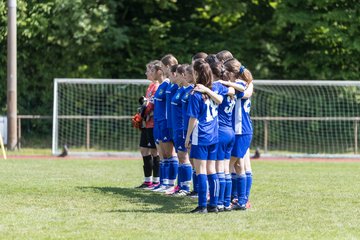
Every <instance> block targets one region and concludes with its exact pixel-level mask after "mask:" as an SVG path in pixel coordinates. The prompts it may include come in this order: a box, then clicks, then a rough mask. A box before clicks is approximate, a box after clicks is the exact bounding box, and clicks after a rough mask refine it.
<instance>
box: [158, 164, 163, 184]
mask: <svg viewBox="0 0 360 240" xmlns="http://www.w3.org/2000/svg"><path fill="white" fill-rule="evenodd" d="M159 177H160V185H163V184H164V160H161V161H160V171H159Z"/></svg>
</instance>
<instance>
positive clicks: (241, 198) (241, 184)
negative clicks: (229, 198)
mask: <svg viewBox="0 0 360 240" xmlns="http://www.w3.org/2000/svg"><path fill="white" fill-rule="evenodd" d="M236 180H237V191H238V203H239V204H240V205H244V204H246V175H245V174H240V175H237V179H236Z"/></svg>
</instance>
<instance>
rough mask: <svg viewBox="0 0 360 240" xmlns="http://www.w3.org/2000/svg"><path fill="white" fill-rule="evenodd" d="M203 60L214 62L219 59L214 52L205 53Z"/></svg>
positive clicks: (209, 62)
mask: <svg viewBox="0 0 360 240" xmlns="http://www.w3.org/2000/svg"><path fill="white" fill-rule="evenodd" d="M205 61H206V62H207V63H208V64H212V63H214V62H218V61H219V60H218V59H217V57H216V55H215V54H209V55H207V57H206V58H205Z"/></svg>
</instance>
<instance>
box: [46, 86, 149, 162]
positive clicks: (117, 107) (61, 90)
mask: <svg viewBox="0 0 360 240" xmlns="http://www.w3.org/2000/svg"><path fill="white" fill-rule="evenodd" d="M149 83H150V81H147V80H136V79H132V80H112V79H111V80H107V79H55V81H54V109H53V111H54V112H53V143H52V153H53V154H54V155H57V154H59V153H60V152H61V150H62V148H63V147H64V145H66V146H67V147H68V149H69V152H70V153H71V154H73V155H75V154H85V155H88V154H93V155H94V154H99V155H104V154H106V155H113V154H114V155H116V154H117V153H119V152H126V151H134V150H136V149H138V145H139V136H140V132H139V130H138V129H134V128H132V125H131V118H132V116H133V115H134V114H135V113H136V111H137V108H138V107H139V104H138V99H139V97H141V96H143V95H145V91H146V88H147V86H148V85H149Z"/></svg>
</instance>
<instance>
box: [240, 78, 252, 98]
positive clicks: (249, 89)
mask: <svg viewBox="0 0 360 240" xmlns="http://www.w3.org/2000/svg"><path fill="white" fill-rule="evenodd" d="M253 91H254V84H253V83H252V82H251V83H250V84H249V86H248V87H247V88H246V90H245V91H244V96H243V97H242V98H245V99H246V98H250V97H251V96H252V94H253Z"/></svg>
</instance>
